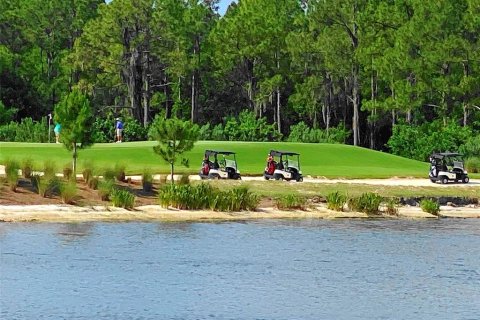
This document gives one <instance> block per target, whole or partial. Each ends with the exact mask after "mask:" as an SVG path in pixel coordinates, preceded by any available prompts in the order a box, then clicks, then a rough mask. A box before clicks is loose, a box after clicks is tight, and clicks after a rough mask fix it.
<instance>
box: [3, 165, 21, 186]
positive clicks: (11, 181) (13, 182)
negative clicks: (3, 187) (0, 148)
mask: <svg viewBox="0 0 480 320" xmlns="http://www.w3.org/2000/svg"><path fill="white" fill-rule="evenodd" d="M18 170H20V164H19V163H18V162H17V161H16V160H13V159H8V160H7V161H5V175H6V177H7V183H8V187H9V188H10V190H12V191H14V192H15V191H16V190H17V185H18Z"/></svg>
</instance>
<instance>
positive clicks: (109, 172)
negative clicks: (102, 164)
mask: <svg viewBox="0 0 480 320" xmlns="http://www.w3.org/2000/svg"><path fill="white" fill-rule="evenodd" d="M115 176H116V175H115V170H113V169H105V171H104V172H103V179H104V180H106V181H113V180H115Z"/></svg>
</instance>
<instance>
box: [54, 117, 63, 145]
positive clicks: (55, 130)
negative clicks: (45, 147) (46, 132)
mask: <svg viewBox="0 0 480 320" xmlns="http://www.w3.org/2000/svg"><path fill="white" fill-rule="evenodd" d="M61 129H62V126H61V125H60V123H58V122H57V123H56V124H55V128H53V132H55V142H56V143H60V130H61Z"/></svg>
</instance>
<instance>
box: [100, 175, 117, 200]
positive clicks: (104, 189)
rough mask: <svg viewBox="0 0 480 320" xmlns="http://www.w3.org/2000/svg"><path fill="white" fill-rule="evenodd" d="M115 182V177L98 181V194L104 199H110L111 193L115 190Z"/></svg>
mask: <svg viewBox="0 0 480 320" xmlns="http://www.w3.org/2000/svg"><path fill="white" fill-rule="evenodd" d="M113 187H114V183H113V179H111V180H105V181H101V182H99V183H98V195H99V196H100V199H102V201H108V200H110V194H111V193H112V191H113Z"/></svg>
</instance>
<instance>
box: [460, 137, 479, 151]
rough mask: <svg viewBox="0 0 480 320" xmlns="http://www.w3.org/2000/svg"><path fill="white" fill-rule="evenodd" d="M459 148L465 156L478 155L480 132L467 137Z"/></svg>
mask: <svg viewBox="0 0 480 320" xmlns="http://www.w3.org/2000/svg"><path fill="white" fill-rule="evenodd" d="M459 150H460V152H461V153H463V154H464V155H465V156H467V157H480V134H477V135H476V136H471V137H469V138H468V140H467V142H465V144H464V145H463V146H461V147H460V149H459Z"/></svg>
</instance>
